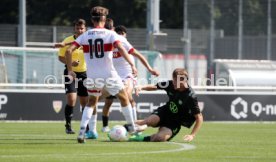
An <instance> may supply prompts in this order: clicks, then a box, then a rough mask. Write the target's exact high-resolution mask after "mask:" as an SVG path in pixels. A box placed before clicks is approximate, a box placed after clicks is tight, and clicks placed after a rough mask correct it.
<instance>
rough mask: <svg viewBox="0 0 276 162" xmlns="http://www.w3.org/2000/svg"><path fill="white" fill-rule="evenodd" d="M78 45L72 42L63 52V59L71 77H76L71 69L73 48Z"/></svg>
mask: <svg viewBox="0 0 276 162" xmlns="http://www.w3.org/2000/svg"><path fill="white" fill-rule="evenodd" d="M77 48H78V47H77V45H75V44H72V45H71V46H70V47H68V48H67V50H66V52H65V58H66V59H65V60H66V65H67V69H68V75H71V76H72V77H73V78H75V77H76V74H75V73H74V72H73V71H72V53H73V51H74V50H76V49H77Z"/></svg>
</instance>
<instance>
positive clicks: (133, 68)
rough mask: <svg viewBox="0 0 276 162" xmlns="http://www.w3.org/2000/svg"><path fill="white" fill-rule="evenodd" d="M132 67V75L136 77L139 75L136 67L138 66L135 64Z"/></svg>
mask: <svg viewBox="0 0 276 162" xmlns="http://www.w3.org/2000/svg"><path fill="white" fill-rule="evenodd" d="M131 69H132V75H133V76H134V77H136V76H137V69H136V67H135V66H131Z"/></svg>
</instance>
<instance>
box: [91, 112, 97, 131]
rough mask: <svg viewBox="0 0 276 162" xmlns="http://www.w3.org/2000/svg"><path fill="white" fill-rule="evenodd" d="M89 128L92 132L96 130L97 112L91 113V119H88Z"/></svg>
mask: <svg viewBox="0 0 276 162" xmlns="http://www.w3.org/2000/svg"><path fill="white" fill-rule="evenodd" d="M89 130H90V131H92V132H97V113H96V114H95V115H93V114H92V116H91V119H90V120H89Z"/></svg>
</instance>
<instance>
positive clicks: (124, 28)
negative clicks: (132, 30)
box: [115, 25, 127, 35]
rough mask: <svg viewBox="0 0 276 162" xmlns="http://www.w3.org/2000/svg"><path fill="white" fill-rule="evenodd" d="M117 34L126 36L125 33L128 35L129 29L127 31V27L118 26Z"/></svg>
mask: <svg viewBox="0 0 276 162" xmlns="http://www.w3.org/2000/svg"><path fill="white" fill-rule="evenodd" d="M115 32H116V33H118V34H120V35H122V34H124V33H127V29H126V27H125V26H123V25H118V26H116V28H115Z"/></svg>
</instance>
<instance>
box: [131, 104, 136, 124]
mask: <svg viewBox="0 0 276 162" xmlns="http://www.w3.org/2000/svg"><path fill="white" fill-rule="evenodd" d="M131 110H132V116H133V120H134V121H136V120H137V111H136V107H135V106H134V107H132V109H131Z"/></svg>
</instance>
